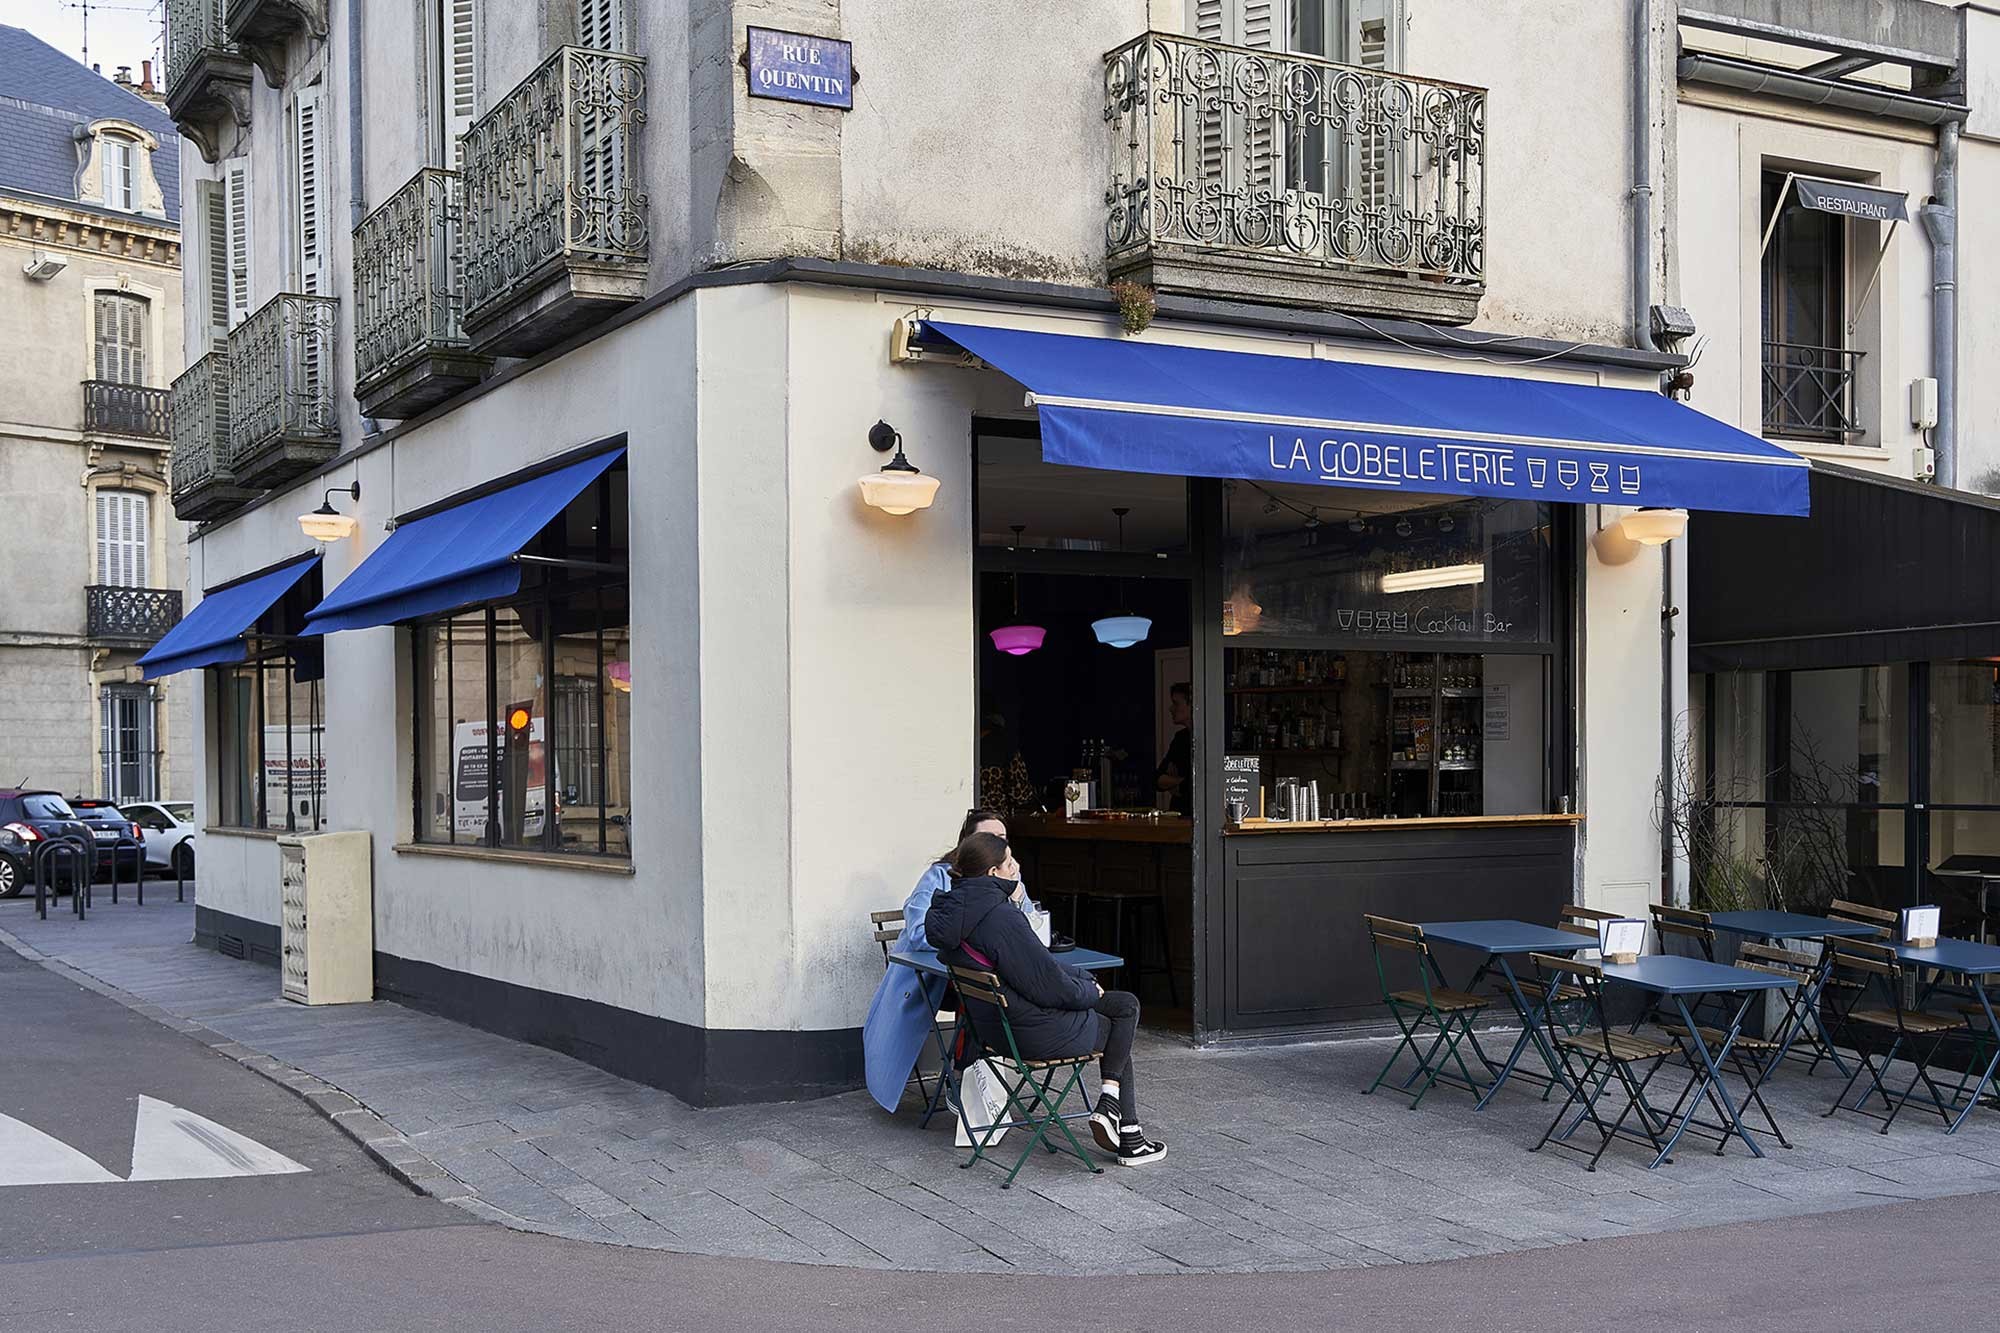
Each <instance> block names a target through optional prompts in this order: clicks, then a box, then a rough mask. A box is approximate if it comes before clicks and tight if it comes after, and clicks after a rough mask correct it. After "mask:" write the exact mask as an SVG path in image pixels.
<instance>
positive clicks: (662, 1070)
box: [194, 907, 862, 1106]
mask: <svg viewBox="0 0 2000 1333" xmlns="http://www.w3.org/2000/svg"><path fill="white" fill-rule="evenodd" d="M194 938H195V943H196V944H199V945H201V946H202V947H203V948H209V949H215V950H217V951H219V952H221V953H223V954H226V955H228V956H230V957H232V958H247V959H249V960H250V961H252V962H256V963H263V964H265V965H267V966H273V967H275V966H276V965H277V963H278V959H279V942H278V928H277V927H276V926H274V925H270V924H268V923H266V922H262V921H252V920H250V919H248V918H246V917H240V916H234V915H231V914H230V913H227V912H218V911H215V910H213V909H212V908H207V907H197V908H195V925H194ZM375 994H376V997H377V998H378V999H383V1000H392V1001H394V1002H395V1003H397V1004H400V1005H403V1006H405V1007H407V1008H410V1009H416V1010H420V1011H421V1012H424V1013H428V1014H436V1015H438V1016H439V1017H441V1018H449V1019H451V1020H452V1021H453V1022H456V1023H464V1024H466V1025H467V1026H468V1027H476V1028H480V1029H482V1030H484V1031H487V1032H493V1033H497V1034H499V1035H500V1036H503V1037H512V1038H514V1039H515V1040H517V1041H526V1042H532V1043H534V1044H535V1045H537V1046H546V1047H548V1048H549V1049H550V1050H552V1051H560V1052H561V1053H562V1054H564V1055H568V1056H572V1057H574V1058H575V1059H578V1060H582V1061H583V1062H585V1063H586V1064H591V1065H595V1066H596V1067H597V1068H599V1069H603V1070H605V1071H607V1072H609V1073H613V1074H617V1075H618V1076H619V1077H621V1078H629V1079H633V1080H635V1081H637V1082H640V1083H645V1084H649V1085H650V1086H652V1087H656V1088H663V1089H665V1090H666V1091H668V1092H671V1093H672V1094H674V1096H676V1097H679V1098H680V1099H681V1100H682V1101H685V1102H687V1103H689V1104H690V1105H694V1106H734V1105H739V1104H742V1103H745V1102H771V1101H794V1100H802V1099H809V1098H813V1097H825V1096H830V1095H832V1094H834V1093H840V1092H848V1091H851V1090H852V1089H854V1088H858V1087H860V1086H861V1084H862V1065H861V1031H860V1029H859V1028H849V1029H844V1030H841V1031H834V1032H763V1031H754V1030H750V1029H725V1030H710V1029H704V1028H698V1027H693V1026H690V1025H689V1024H686V1023H676V1022H674V1021H673V1020H671V1019H666V1018H659V1017H656V1016H653V1015H650V1014H639V1013H634V1012H632V1011H631V1010H629V1009H620V1008H618V1007H617V1006H616V1005H609V1004H602V1003H599V1002H598V1001H596V1000H584V999H579V998H577V997H576V996H573V995H558V994H555V993H553V992H550V991H544V990H536V989H534V988H533V987H529V986H518V985H515V984H514V983H512V982H506V981H496V980H494V979H493V978H491V977H480V976H474V975H472V974H471V973H468V972H459V971H455V970H453V969H451V968H445V967H439V966H437V965H436V964H433V963H424V962H417V961H414V960H412V959H407V958H398V957H396V956H395V955H393V954H386V953H381V952H377V953H376V955H375Z"/></svg>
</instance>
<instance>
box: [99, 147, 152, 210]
mask: <svg viewBox="0 0 2000 1333" xmlns="http://www.w3.org/2000/svg"><path fill="white" fill-rule="evenodd" d="M142 147H143V145H141V144H140V143H139V142H138V141H137V140H136V139H133V138H132V137H131V136H130V135H126V134H120V133H117V132H116V131H113V130H100V131H98V134H97V163H98V192H99V194H100V196H101V197H102V200H103V203H104V206H105V207H106V208H109V209H115V210H116V211H118V212H120V213H136V212H138V211H139V197H140V189H139V153H140V151H141V149H142ZM114 173H115V177H116V179H115V180H114ZM114 190H115V197H114Z"/></svg>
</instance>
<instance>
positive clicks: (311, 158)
mask: <svg viewBox="0 0 2000 1333" xmlns="http://www.w3.org/2000/svg"><path fill="white" fill-rule="evenodd" d="M319 116H320V89H319V86H318V85H317V84H315V85H314V86H312V87H310V88H302V89H300V90H299V95H298V100H297V101H295V102H294V103H293V104H292V153H293V163H294V168H295V173H296V184H295V190H294V194H293V200H294V202H295V203H296V204H297V206H298V217H297V220H296V228H297V230H296V238H297V241H298V250H297V258H298V279H299V287H298V289H299V290H300V291H302V292H304V293H305V294H306V295H308V296H318V295H320V294H321V292H322V291H323V290H324V289H325V287H326V271H325V270H326V251H325V239H324V235H323V231H322V228H321V225H320V221H321V220H320V205H321V202H322V201H321V198H320V195H321V189H320V186H321V177H320V151H319V150H320V120H319Z"/></svg>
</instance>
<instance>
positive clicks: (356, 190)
mask: <svg viewBox="0 0 2000 1333" xmlns="http://www.w3.org/2000/svg"><path fill="white" fill-rule="evenodd" d="M361 125H362V119H361V0H347V233H348V235H349V236H350V237H351V236H353V234H354V229H355V228H356V227H358V226H360V225H361V219H362V218H363V217H364V216H366V214H367V212H368V206H367V200H366V199H365V198H364V195H365V191H364V190H363V189H362V183H361ZM347 267H348V271H349V272H350V273H351V272H353V269H354V249H353V245H352V243H351V242H350V243H349V246H348V251H347ZM348 318H349V319H350V320H351V319H353V318H354V314H353V307H352V305H351V303H350V305H349V312H348ZM380 429H381V427H380V426H379V425H378V424H377V423H376V421H375V418H374V417H371V416H363V417H362V418H361V433H362V435H364V436H368V435H373V434H375V433H376V432H377V431H379V430H380Z"/></svg>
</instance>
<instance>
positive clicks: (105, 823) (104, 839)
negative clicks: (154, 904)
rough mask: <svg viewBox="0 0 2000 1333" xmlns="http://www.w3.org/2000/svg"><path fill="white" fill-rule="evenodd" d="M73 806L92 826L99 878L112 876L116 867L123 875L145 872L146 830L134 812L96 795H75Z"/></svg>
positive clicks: (77, 813) (118, 872)
mask: <svg viewBox="0 0 2000 1333" xmlns="http://www.w3.org/2000/svg"><path fill="white" fill-rule="evenodd" d="M69 808H70V809H72V810H74V811H75V812H76V817H77V818H78V819H80V820H82V821H83V822H84V823H86V824H88V825H89V826H90V840H91V842H92V843H94V844H95V849H96V850H95V861H94V864H95V867H96V876H97V878H99V879H110V878H111V876H112V874H113V868H114V867H115V868H116V873H117V874H118V875H119V876H120V877H121V878H122V877H123V876H126V875H131V876H134V877H135V878H136V877H137V876H139V875H142V874H144V873H145V869H146V830H145V829H143V828H141V827H139V825H138V824H137V823H136V822H134V821H133V819H132V816H130V815H128V814H126V813H125V812H124V811H123V810H120V809H119V808H118V807H117V806H115V805H113V804H112V803H111V802H109V801H105V800H100V799H99V798H97V797H95V796H72V797H70V798H69Z"/></svg>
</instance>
